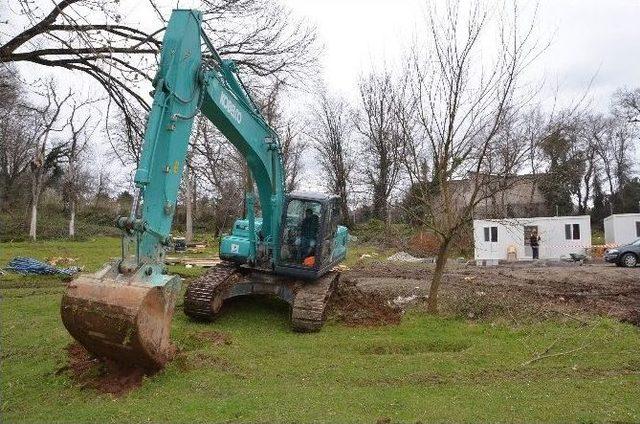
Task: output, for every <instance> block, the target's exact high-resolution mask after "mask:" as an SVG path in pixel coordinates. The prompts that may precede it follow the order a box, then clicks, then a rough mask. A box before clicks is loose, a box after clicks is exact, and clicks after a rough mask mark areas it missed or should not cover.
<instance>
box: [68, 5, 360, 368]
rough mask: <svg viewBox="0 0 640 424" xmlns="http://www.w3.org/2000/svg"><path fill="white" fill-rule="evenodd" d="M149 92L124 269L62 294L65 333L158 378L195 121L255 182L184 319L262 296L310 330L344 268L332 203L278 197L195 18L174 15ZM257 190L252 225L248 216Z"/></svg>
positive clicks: (230, 80)
mask: <svg viewBox="0 0 640 424" xmlns="http://www.w3.org/2000/svg"><path fill="white" fill-rule="evenodd" d="M203 47H204V48H203ZM202 50H204V54H203V52H202ZM153 86H154V90H153V92H152V95H153V105H152V107H151V111H150V113H149V117H148V122H147V127H146V132H145V137H144V143H143V146H142V154H141V157H140V161H139V164H138V169H137V171H136V174H135V184H136V187H137V190H138V196H136V197H135V199H134V202H133V206H132V209H131V213H130V215H129V216H126V217H121V218H119V219H118V221H117V226H118V227H119V228H120V229H121V230H122V232H123V236H122V258H121V259H120V260H118V261H116V262H113V263H110V264H108V265H106V266H105V267H104V268H103V269H102V270H100V271H98V272H97V273H95V274H86V275H85V274H83V275H81V276H80V277H78V278H77V279H75V280H74V281H72V282H71V283H70V284H69V285H68V287H67V289H66V291H65V294H64V296H63V299H62V305H61V315H62V321H63V323H64V325H65V327H66V328H67V330H68V331H69V333H70V334H71V335H72V336H73V337H74V338H75V339H76V340H77V341H78V342H79V343H80V344H82V346H84V347H85V348H86V349H87V350H88V351H89V352H91V353H93V354H94V355H96V356H98V357H104V358H108V359H111V360H114V361H116V362H121V363H124V364H128V365H137V366H141V367H144V368H147V369H159V368H162V367H163V366H164V365H165V364H166V362H167V361H169V360H170V359H171V357H172V355H173V351H174V348H173V345H172V343H171V341H170V329H171V319H172V317H173V312H174V309H175V305H176V300H177V298H178V296H179V295H180V291H181V282H180V281H181V280H180V277H178V276H174V275H169V274H168V273H167V269H166V266H165V263H164V260H165V254H166V250H167V246H168V245H169V244H170V231H171V225H172V221H173V216H174V213H175V210H176V201H177V195H178V189H179V186H180V180H181V177H182V170H183V167H184V165H185V157H186V153H187V148H188V143H189V137H190V135H191V129H192V124H193V120H194V118H195V117H196V115H197V114H198V113H202V114H203V115H204V116H205V117H206V118H207V119H209V120H210V121H211V122H212V123H213V125H214V126H215V127H216V128H217V129H218V130H219V131H220V132H221V133H222V134H223V135H224V136H225V137H226V139H227V140H228V141H229V142H230V143H231V144H233V146H235V148H236V149H237V150H238V151H239V152H240V153H241V154H242V156H243V157H244V158H245V160H246V162H247V167H248V169H249V174H250V179H251V181H252V182H251V184H249V186H251V188H250V189H247V192H246V194H245V196H246V199H245V205H246V211H245V217H244V218H243V219H239V220H237V221H235V223H234V225H233V228H232V231H231V233H230V234H229V235H227V236H224V237H223V238H222V239H221V241H220V259H221V260H222V261H221V262H220V264H218V265H217V266H214V267H212V268H210V269H209V270H208V271H207V272H206V273H205V274H204V275H203V276H202V277H201V278H200V279H198V280H196V281H193V282H191V283H190V284H189V286H188V287H187V289H186V292H185V294H184V304H183V308H184V313H185V314H186V315H187V316H189V317H190V318H192V319H195V320H204V321H207V320H212V319H214V318H215V317H216V316H217V315H218V314H219V312H220V309H221V307H222V305H223V302H224V301H225V300H226V299H229V298H233V297H236V296H243V295H251V294H267V295H274V296H277V297H279V298H281V299H283V300H285V301H286V302H288V303H289V304H290V305H291V322H292V327H293V329H294V330H297V331H306V332H310V331H317V330H319V329H320V328H321V327H322V325H323V323H324V319H325V310H326V306H327V302H328V300H329V297H330V296H331V294H332V292H333V291H334V289H335V287H336V284H337V282H338V278H339V273H338V272H337V271H335V270H334V268H335V266H336V265H337V264H338V263H340V262H341V261H342V260H343V259H344V258H345V256H346V244H347V238H348V234H347V229H346V228H345V227H343V226H341V225H339V221H340V212H339V211H340V208H339V207H338V203H337V200H338V199H337V197H336V196H329V195H324V194H319V193H305V192H295V193H285V190H284V177H283V173H284V167H283V160H282V151H281V147H280V142H279V140H278V136H277V135H276V133H275V132H274V130H273V129H272V128H271V127H270V126H269V125H268V124H267V122H266V121H265V119H264V117H263V116H262V115H261V113H260V111H259V109H258V108H257V107H256V105H255V103H254V102H253V101H252V99H251V96H250V95H249V93H248V91H247V90H246V89H245V86H244V85H243V83H242V80H241V79H240V78H239V76H238V72H237V69H236V66H235V65H234V62H233V61H231V60H225V59H222V58H221V57H220V56H219V54H218V53H217V52H216V50H215V48H214V47H213V45H212V43H211V41H210V40H209V39H208V38H207V36H206V34H205V33H204V32H203V30H202V14H201V12H199V11H196V10H181V9H178V10H174V11H173V13H172V15H171V19H170V20H169V23H168V25H167V28H166V32H165V36H164V42H163V47H162V53H161V61H160V65H159V70H158V73H157V75H156V77H155V79H154V81H153ZM254 184H255V189H256V191H257V194H258V197H259V201H260V210H261V212H262V216H261V217H257V216H256V214H255V212H254V211H255V209H256V207H255V206H256V205H255V199H254V194H253V193H254V189H253V186H254Z"/></svg>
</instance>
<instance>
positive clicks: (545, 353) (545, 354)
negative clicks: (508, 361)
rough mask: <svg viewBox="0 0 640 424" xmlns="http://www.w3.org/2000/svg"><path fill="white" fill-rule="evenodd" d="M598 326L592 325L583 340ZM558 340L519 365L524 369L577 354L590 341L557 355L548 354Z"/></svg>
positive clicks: (589, 342)
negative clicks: (538, 363)
mask: <svg viewBox="0 0 640 424" xmlns="http://www.w3.org/2000/svg"><path fill="white" fill-rule="evenodd" d="M598 325H599V323H596V324H595V325H593V326H592V327H591V329H590V330H589V333H588V334H587V336H586V337H585V338H587V339H588V338H589V336H590V335H591V333H593V330H595V328H596V327H597V326H598ZM558 340H560V338H556V339H555V340H554V341H553V342H552V343H551V344H550V345H549V346H548V347H547V348H546V349H545V350H544V351H543V352H542V353H539V354H538V355H536V356H535V357H534V358H531V359H529V360H528V361H526V362H523V363H522V364H521V366H523V367H525V366H527V365H530V364H532V363H534V362H538V361H541V360H543V359H548V358H556V357H558V356H564V355H570V354H572V353H576V352H579V351H581V350H583V349H584V348H586V347H587V346H589V345H590V344H591V343H592V341H588V342H584V343H583V344H582V345H581V346H579V347H577V348H575V349H571V350H565V351H564V352H558V353H549V352H550V351H551V349H553V347H554V346H555V345H556V343H558Z"/></svg>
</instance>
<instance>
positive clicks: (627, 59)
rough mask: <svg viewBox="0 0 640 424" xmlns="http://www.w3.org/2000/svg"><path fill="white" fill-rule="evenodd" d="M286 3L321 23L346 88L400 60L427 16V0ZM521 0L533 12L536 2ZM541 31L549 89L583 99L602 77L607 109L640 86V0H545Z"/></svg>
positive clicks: (600, 96) (328, 66)
mask: <svg viewBox="0 0 640 424" xmlns="http://www.w3.org/2000/svg"><path fill="white" fill-rule="evenodd" d="M284 1H285V3H286V4H287V5H288V6H289V7H291V9H293V11H294V12H295V13H296V14H298V15H300V16H304V17H306V18H307V19H309V20H310V21H311V22H314V23H315V24H316V25H317V27H318V30H319V33H320V37H321V39H322V41H323V42H324V46H325V52H324V55H323V57H322V65H323V68H324V74H325V80H326V82H327V85H328V86H329V87H330V88H332V89H334V90H339V91H343V92H345V93H354V91H355V87H356V83H357V80H358V76H359V75H360V74H361V73H362V72H363V70H366V69H367V68H368V67H370V66H371V64H372V63H373V64H375V63H379V61H381V60H382V58H386V60H387V61H394V60H398V59H399V57H400V55H401V52H402V50H403V49H405V48H406V47H407V46H408V45H409V44H410V40H411V36H412V34H414V33H420V31H421V29H422V28H421V25H420V24H421V21H422V18H423V17H424V15H425V7H424V4H425V1H424V0H393V1H390V0H284ZM520 3H521V8H522V9H525V10H526V13H528V15H527V16H529V17H531V16H532V11H533V7H532V4H533V3H534V2H532V1H524V0H522V1H520ZM529 19H530V18H529ZM537 36H538V37H540V38H541V39H547V40H549V41H550V42H551V45H550V46H549V48H548V50H547V51H546V53H545V54H544V55H543V56H542V57H541V58H540V59H539V60H538V61H537V62H536V63H535V65H534V66H533V68H532V69H531V74H532V75H531V77H533V78H539V79H541V80H544V81H545V83H546V86H547V89H546V91H545V93H546V94H547V95H552V94H553V93H554V92H555V90H556V87H557V89H558V93H559V97H560V98H561V99H564V100H565V101H569V100H568V99H571V98H575V97H581V96H582V95H583V94H584V91H585V89H586V87H587V86H588V84H589V82H590V80H591V79H592V78H593V77H594V75H595V80H594V82H593V86H592V89H591V94H592V97H593V106H594V108H598V109H601V110H604V109H606V108H607V107H608V103H609V96H610V94H611V93H612V92H613V91H615V89H616V88H618V87H621V86H629V87H635V86H638V85H640V54H638V44H639V43H640V0H541V1H540V2H539V11H538V17H537Z"/></svg>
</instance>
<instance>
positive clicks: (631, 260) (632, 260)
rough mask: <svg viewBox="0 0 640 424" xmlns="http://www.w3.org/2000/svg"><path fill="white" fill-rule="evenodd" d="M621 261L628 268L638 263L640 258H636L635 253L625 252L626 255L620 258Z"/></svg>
mask: <svg viewBox="0 0 640 424" xmlns="http://www.w3.org/2000/svg"><path fill="white" fill-rule="evenodd" d="M620 262H621V263H622V265H623V266H626V267H627V268H633V267H634V266H636V265H637V264H638V258H636V255H634V254H633V253H625V255H624V256H623V257H622V258H621V259H620Z"/></svg>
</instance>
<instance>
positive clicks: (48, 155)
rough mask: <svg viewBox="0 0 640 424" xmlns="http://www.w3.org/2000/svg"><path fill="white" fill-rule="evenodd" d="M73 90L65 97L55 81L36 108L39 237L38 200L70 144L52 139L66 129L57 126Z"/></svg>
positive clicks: (32, 228)
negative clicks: (50, 174)
mask: <svg viewBox="0 0 640 424" xmlns="http://www.w3.org/2000/svg"><path fill="white" fill-rule="evenodd" d="M71 96H72V93H71V91H69V92H68V94H66V96H64V97H59V95H58V93H57V88H56V86H55V84H54V83H53V82H52V81H49V83H48V84H47V85H46V87H45V92H44V94H43V97H44V105H43V106H41V107H36V108H34V111H35V112H36V114H37V116H38V122H37V125H36V135H35V137H34V139H35V140H36V146H37V149H36V150H35V152H34V156H33V158H32V159H31V163H30V167H31V215H30V220H29V222H30V223H29V237H30V238H31V239H32V240H35V239H36V228H37V222H38V203H39V201H40V194H41V193H42V189H43V188H44V186H45V183H46V180H47V178H48V176H49V173H50V172H52V171H53V170H54V168H55V167H56V166H57V165H58V162H59V161H60V160H61V159H62V158H64V156H65V155H66V145H65V144H64V143H58V144H56V145H53V146H50V145H49V140H50V139H51V135H52V133H53V132H55V131H62V130H63V129H64V126H62V127H57V126H56V125H58V124H60V122H59V120H60V119H59V118H60V114H61V112H62V109H63V106H64V104H65V103H66V102H67V101H68V100H69V99H70V98H71Z"/></svg>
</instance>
